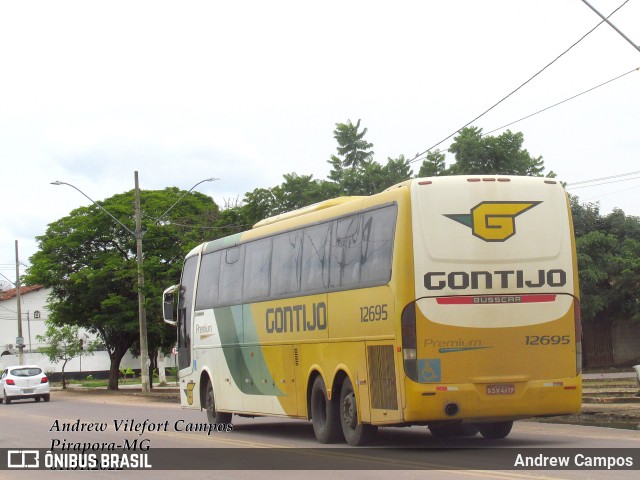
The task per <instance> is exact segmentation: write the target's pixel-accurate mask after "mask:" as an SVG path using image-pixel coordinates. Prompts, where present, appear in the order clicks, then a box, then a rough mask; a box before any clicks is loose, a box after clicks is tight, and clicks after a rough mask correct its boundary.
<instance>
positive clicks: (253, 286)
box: [242, 238, 271, 303]
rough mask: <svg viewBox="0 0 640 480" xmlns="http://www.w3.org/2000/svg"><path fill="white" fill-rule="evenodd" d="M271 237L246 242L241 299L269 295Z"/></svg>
mask: <svg viewBox="0 0 640 480" xmlns="http://www.w3.org/2000/svg"><path fill="white" fill-rule="evenodd" d="M270 266H271V239H270V238H265V239H262V240H258V241H255V242H251V243H248V244H246V252H245V255H244V284H243V290H242V291H243V295H242V301H243V303H246V302H247V301H251V300H257V299H264V298H267V297H268V295H269V276H270V275H269V271H270Z"/></svg>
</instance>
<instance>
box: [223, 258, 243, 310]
mask: <svg viewBox="0 0 640 480" xmlns="http://www.w3.org/2000/svg"><path fill="white" fill-rule="evenodd" d="M243 269H244V245H241V246H239V247H232V248H228V249H227V250H225V251H223V255H222V259H221V262H220V297H219V301H220V305H236V304H239V303H241V299H242V273H243Z"/></svg>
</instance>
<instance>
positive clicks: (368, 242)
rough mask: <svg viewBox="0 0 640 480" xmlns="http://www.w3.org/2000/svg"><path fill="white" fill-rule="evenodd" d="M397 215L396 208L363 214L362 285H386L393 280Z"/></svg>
mask: <svg viewBox="0 0 640 480" xmlns="http://www.w3.org/2000/svg"><path fill="white" fill-rule="evenodd" d="M396 214H397V210H396V207H386V208H381V209H378V210H373V211H370V212H366V213H364V214H363V221H362V267H361V269H362V270H361V272H360V275H361V278H360V281H361V282H362V283H366V284H377V283H386V282H388V281H389V280H390V278H391V257H392V255H393V234H394V228H395V224H396Z"/></svg>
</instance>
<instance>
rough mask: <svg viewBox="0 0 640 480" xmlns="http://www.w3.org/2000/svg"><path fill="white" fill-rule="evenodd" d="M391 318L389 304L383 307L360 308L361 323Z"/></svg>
mask: <svg viewBox="0 0 640 480" xmlns="http://www.w3.org/2000/svg"><path fill="white" fill-rule="evenodd" d="M387 318H389V314H388V313H387V304H386V303H384V304H382V305H370V306H366V307H360V321H361V322H379V321H382V320H386V319H387Z"/></svg>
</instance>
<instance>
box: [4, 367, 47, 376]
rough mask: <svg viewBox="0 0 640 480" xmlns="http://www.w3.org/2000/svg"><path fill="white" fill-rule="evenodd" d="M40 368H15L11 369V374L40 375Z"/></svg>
mask: <svg viewBox="0 0 640 480" xmlns="http://www.w3.org/2000/svg"><path fill="white" fill-rule="evenodd" d="M40 373H42V370H41V369H39V368H16V369H14V370H11V375H13V376H14V377H33V376H34V375H40Z"/></svg>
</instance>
